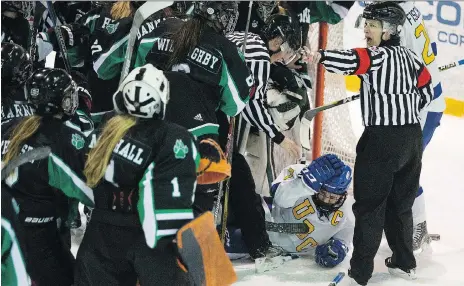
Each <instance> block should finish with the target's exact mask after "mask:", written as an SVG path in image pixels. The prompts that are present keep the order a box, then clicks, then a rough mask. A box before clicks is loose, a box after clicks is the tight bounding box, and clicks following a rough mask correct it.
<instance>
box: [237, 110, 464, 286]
mask: <svg viewBox="0 0 464 286" xmlns="http://www.w3.org/2000/svg"><path fill="white" fill-rule="evenodd" d="M422 168H423V171H422V175H421V184H422V186H423V188H424V194H425V200H426V208H427V224H428V230H429V232H430V233H438V234H440V235H441V240H440V241H438V242H432V244H431V248H430V249H428V250H426V251H425V252H423V253H421V254H420V255H419V256H418V257H417V276H418V279H417V280H415V281H405V280H403V279H400V278H393V277H391V276H390V274H389V273H388V271H387V268H386V267H385V264H384V260H385V258H387V257H389V256H390V254H391V251H390V249H389V248H388V245H387V243H386V241H385V239H384V240H383V241H382V245H381V246H380V249H379V252H378V254H377V256H376V258H375V269H374V274H373V277H372V278H371V280H370V281H369V284H368V285H382V286H383V285H385V286H403V285H404V286H410V285H421V286H427V285H440V286H458V285H459V286H463V285H464V270H463V267H462V265H464V229H463V226H462V225H461V221H460V220H461V218H463V219H464V217H463V214H462V213H461V211H462V210H463V209H464V203H463V202H464V118H457V117H452V116H447V115H444V116H443V119H442V121H441V126H440V127H439V128H438V129H437V130H436V132H435V135H434V137H433V138H432V141H431V143H430V144H429V146H428V147H427V149H426V151H425V153H424V158H423V167H422ZM350 202H351V203H352V197H350ZM349 259H350V256H347V258H346V259H345V261H344V262H343V263H342V264H341V265H340V266H339V267H336V268H334V269H330V270H326V269H323V268H321V267H319V266H317V265H316V264H315V263H314V262H313V260H312V259H309V258H300V259H296V260H292V261H289V262H286V263H285V264H284V265H282V266H280V267H279V268H277V269H275V270H272V271H270V272H266V273H262V274H256V273H255V270H254V264H252V263H251V262H248V261H239V262H234V266H235V269H236V272H237V275H238V282H237V283H236V284H235V285H240V286H244V285H253V286H257V285H265V286H272V285H313V286H327V285H328V284H329V282H330V281H332V279H333V278H334V277H335V275H336V274H337V273H338V272H339V271H345V272H346V271H347V269H348V267H349ZM347 284H348V279H347V278H346V277H345V279H344V280H343V281H342V282H341V283H340V284H339V285H341V286H344V285H347Z"/></svg>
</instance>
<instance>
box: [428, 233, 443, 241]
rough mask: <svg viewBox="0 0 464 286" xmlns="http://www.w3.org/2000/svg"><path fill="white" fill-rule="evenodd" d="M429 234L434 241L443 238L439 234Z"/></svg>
mask: <svg viewBox="0 0 464 286" xmlns="http://www.w3.org/2000/svg"><path fill="white" fill-rule="evenodd" d="M429 236H430V238H431V239H432V240H433V241H440V239H441V237H440V235H439V234H429Z"/></svg>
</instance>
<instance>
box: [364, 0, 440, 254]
mask: <svg viewBox="0 0 464 286" xmlns="http://www.w3.org/2000/svg"><path fill="white" fill-rule="evenodd" d="M366 2H367V1H366ZM385 2H388V1H385ZM395 2H396V3H397V4H399V5H400V6H401V8H402V9H403V10H404V12H405V14H406V22H405V23H404V25H403V27H402V29H401V33H400V38H401V45H402V46H405V47H406V48H408V49H410V50H412V51H413V52H414V53H415V54H416V55H417V56H418V57H419V58H420V59H422V62H423V63H424V64H425V65H426V67H427V70H428V71H429V72H430V75H431V76H432V82H433V87H434V89H433V92H434V97H433V100H432V102H431V103H430V104H429V105H428V106H427V108H425V109H424V110H422V111H421V114H420V121H421V122H420V123H421V127H422V135H423V144H422V145H423V150H425V148H426V147H427V145H428V143H429V142H430V140H431V139H432V136H433V134H434V132H435V129H436V128H437V127H438V126H440V120H441V117H442V115H443V111H444V110H445V108H446V103H445V97H444V96H443V94H442V86H441V78H440V74H439V73H440V71H439V69H438V65H437V63H436V61H435V58H436V55H437V49H436V43H435V41H434V39H431V37H430V34H429V33H428V32H427V29H426V27H425V23H424V19H423V17H422V13H421V12H420V11H419V9H418V8H417V7H416V5H415V1H395ZM361 18H362V15H360V18H359V19H361ZM357 27H358V28H362V27H363V25H362V21H357ZM412 212H413V222H414V231H413V250H414V252H415V253H418V252H421V251H422V250H423V247H424V246H426V245H427V244H428V243H430V241H431V238H430V236H429V234H428V231H427V222H426V214H425V198H424V196H423V189H422V186H420V187H419V190H418V192H417V196H416V199H415V201H414V205H413V209H412Z"/></svg>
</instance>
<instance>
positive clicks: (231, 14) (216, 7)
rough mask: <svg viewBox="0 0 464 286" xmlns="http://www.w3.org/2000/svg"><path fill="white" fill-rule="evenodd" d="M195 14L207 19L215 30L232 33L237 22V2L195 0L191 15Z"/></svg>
mask: <svg viewBox="0 0 464 286" xmlns="http://www.w3.org/2000/svg"><path fill="white" fill-rule="evenodd" d="M195 15H196V16H200V17H202V18H204V19H207V20H208V21H209V23H211V27H212V28H214V29H215V30H216V31H217V32H220V33H223V34H228V33H232V32H233V31H234V29H235V25H236V24H237V19H238V3H237V1H195V2H194V8H193V16H195Z"/></svg>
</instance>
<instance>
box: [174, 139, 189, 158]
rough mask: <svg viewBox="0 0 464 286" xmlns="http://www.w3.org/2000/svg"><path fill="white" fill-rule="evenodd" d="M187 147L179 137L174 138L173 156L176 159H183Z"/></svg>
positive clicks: (187, 149)
mask: <svg viewBox="0 0 464 286" xmlns="http://www.w3.org/2000/svg"><path fill="white" fill-rule="evenodd" d="M188 151H189V148H188V147H187V146H186V145H185V144H184V142H182V140H181V139H177V140H176V144H175V145H174V156H175V157H176V159H184V158H185V157H186V156H187V153H188Z"/></svg>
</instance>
